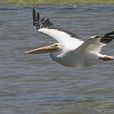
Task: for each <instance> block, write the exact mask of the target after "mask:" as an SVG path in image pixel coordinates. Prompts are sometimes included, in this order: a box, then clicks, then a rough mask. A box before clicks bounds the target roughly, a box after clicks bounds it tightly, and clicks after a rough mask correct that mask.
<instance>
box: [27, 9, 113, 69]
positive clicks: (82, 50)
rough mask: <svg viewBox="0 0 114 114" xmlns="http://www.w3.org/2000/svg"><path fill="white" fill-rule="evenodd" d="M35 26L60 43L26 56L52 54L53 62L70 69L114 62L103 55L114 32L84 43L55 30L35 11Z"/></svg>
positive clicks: (33, 51) (66, 32)
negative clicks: (102, 51)
mask: <svg viewBox="0 0 114 114" xmlns="http://www.w3.org/2000/svg"><path fill="white" fill-rule="evenodd" d="M33 26H34V27H35V29H37V31H38V32H41V33H43V34H46V35H48V36H51V37H52V38H54V39H55V40H56V41H57V42H58V43H54V44H52V45H49V46H44V47H40V48H36V49H33V50H30V51H27V52H25V54H41V53H47V52H50V56H51V58H52V60H54V61H56V62H58V63H60V64H62V65H64V66H68V67H79V68H80V67H84V66H90V65H93V64H95V63H99V62H102V61H111V60H114V57H113V56H108V55H104V54H101V53H100V52H101V48H102V47H103V46H105V45H106V44H108V43H109V42H110V41H112V39H114V31H112V32H109V33H106V34H104V35H102V36H99V35H97V36H92V37H90V39H88V40H87V41H83V40H82V39H81V38H80V37H79V36H78V35H77V34H74V33H71V32H69V31H65V30H63V29H60V28H54V27H53V23H52V22H51V21H50V20H49V19H44V18H40V14H39V12H35V9H33Z"/></svg>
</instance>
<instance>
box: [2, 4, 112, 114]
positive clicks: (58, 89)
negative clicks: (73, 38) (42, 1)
mask: <svg viewBox="0 0 114 114" xmlns="http://www.w3.org/2000/svg"><path fill="white" fill-rule="evenodd" d="M35 8H36V10H39V12H40V13H41V15H42V16H43V17H48V18H50V19H51V21H52V22H53V23H54V24H55V26H60V27H62V28H64V29H67V30H71V31H74V32H75V33H78V34H79V35H80V36H81V37H82V38H83V39H84V40H86V39H88V38H89V37H90V36H92V35H98V34H104V33H107V32H110V31H113V30H114V6H113V5H99V6H98V5H81V6H69V7H66V6H59V7H57V6H35ZM54 42H56V41H55V40H53V39H52V38H50V37H47V36H45V35H42V34H40V33H38V32H37V31H36V30H35V29H34V28H33V25H32V6H31V7H25V6H21V7H19V6H0V114H114V62H106V63H102V64H97V65H94V66H91V67H87V68H83V69H76V68H69V67H64V66H62V65H60V64H58V63H55V62H54V61H52V60H51V59H50V57H49V54H44V55H24V52H25V51H28V50H29V49H33V48H36V47H40V46H44V45H47V44H51V43H54ZM103 52H104V53H106V54H110V55H114V41H112V42H111V43H110V44H109V45H108V46H107V47H106V48H104V49H103Z"/></svg>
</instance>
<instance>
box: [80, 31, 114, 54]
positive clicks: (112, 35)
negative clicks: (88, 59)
mask: <svg viewBox="0 0 114 114" xmlns="http://www.w3.org/2000/svg"><path fill="white" fill-rule="evenodd" d="M113 39H114V31H112V32H109V33H107V34H105V35H103V36H93V37H91V38H90V39H88V40H87V41H85V42H84V43H83V44H82V45H81V46H80V47H79V48H78V49H79V50H80V51H88V52H90V51H94V52H100V51H101V49H102V47H103V46H105V45H106V44H108V43H109V42H111V41H112V40H113Z"/></svg>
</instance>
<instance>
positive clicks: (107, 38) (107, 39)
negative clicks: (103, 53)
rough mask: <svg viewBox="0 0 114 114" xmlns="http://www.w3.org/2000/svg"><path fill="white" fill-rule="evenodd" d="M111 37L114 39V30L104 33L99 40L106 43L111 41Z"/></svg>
mask: <svg viewBox="0 0 114 114" xmlns="http://www.w3.org/2000/svg"><path fill="white" fill-rule="evenodd" d="M113 39H114V31H112V32H109V33H107V34H105V35H104V36H103V37H102V39H101V42H102V43H104V44H107V43H109V42H111V41H112V40H113Z"/></svg>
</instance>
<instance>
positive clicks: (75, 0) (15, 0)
mask: <svg viewBox="0 0 114 114" xmlns="http://www.w3.org/2000/svg"><path fill="white" fill-rule="evenodd" d="M0 4H1V5H2V4H6V5H8V4H15V5H75V4H76V5H77V4H114V0H108V1H107V0H62V1H61V0H1V1H0Z"/></svg>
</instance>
